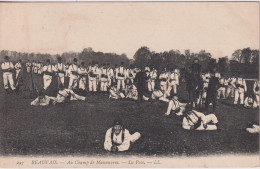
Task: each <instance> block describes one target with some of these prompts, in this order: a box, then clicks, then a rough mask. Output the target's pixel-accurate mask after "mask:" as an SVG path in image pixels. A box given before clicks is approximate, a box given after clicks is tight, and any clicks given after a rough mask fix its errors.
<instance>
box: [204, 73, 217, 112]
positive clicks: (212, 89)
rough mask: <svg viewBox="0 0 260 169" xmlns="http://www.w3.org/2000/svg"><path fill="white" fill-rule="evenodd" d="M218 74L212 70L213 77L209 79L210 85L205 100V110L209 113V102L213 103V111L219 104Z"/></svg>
mask: <svg viewBox="0 0 260 169" xmlns="http://www.w3.org/2000/svg"><path fill="white" fill-rule="evenodd" d="M216 76H217V74H216V73H214V72H212V75H211V78H210V80H209V86H208V89H207V96H206V101H205V110H206V113H208V107H209V104H210V103H212V104H213V113H215V111H216V106H217V91H218V89H219V78H218V77H216Z"/></svg>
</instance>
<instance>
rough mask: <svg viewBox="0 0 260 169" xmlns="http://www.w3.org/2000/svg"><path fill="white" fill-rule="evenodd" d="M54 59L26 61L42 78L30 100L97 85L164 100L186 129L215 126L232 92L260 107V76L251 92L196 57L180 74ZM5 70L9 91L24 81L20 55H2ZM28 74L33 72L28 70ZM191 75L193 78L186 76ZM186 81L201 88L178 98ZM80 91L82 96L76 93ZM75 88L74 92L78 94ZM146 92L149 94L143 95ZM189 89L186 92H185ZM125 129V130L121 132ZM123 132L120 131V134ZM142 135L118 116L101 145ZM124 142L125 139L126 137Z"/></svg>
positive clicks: (50, 100)
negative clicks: (14, 58)
mask: <svg viewBox="0 0 260 169" xmlns="http://www.w3.org/2000/svg"><path fill="white" fill-rule="evenodd" d="M57 60H58V63H56V64H52V63H51V62H50V60H49V59H47V60H46V63H45V64H44V65H43V64H42V63H40V62H30V61H29V60H28V62H26V64H25V66H26V72H27V73H28V74H31V75H32V74H39V75H42V78H43V89H42V90H40V91H39V92H38V94H39V96H38V97H37V98H36V99H35V100H33V101H32V102H31V105H33V106H46V105H49V104H53V105H55V104H56V103H62V102H65V101H66V100H67V99H68V98H69V100H81V101H86V97H85V96H86V95H84V93H85V94H86V93H87V92H88V93H94V94H95V93H96V92H98V91H100V92H103V93H109V98H111V99H125V98H130V99H133V100H138V102H142V101H143V100H150V99H152V100H154V99H158V100H160V101H164V102H168V108H167V111H166V113H165V114H164V115H165V116H169V115H170V114H176V115H177V116H183V121H182V127H183V128H184V129H186V130H217V128H218V119H217V117H216V116H215V108H216V101H217V100H219V99H227V98H232V99H233V100H234V101H233V103H234V104H235V105H236V104H238V103H239V104H240V105H243V106H245V107H248V108H256V107H259V103H260V100H259V98H260V92H259V87H260V84H259V81H258V80H255V82H254V86H253V89H252V90H253V95H248V96H247V97H246V98H245V94H246V92H247V91H248V89H247V84H246V81H245V79H244V78H242V76H239V77H234V76H232V77H224V76H223V75H221V74H220V73H218V72H216V71H211V72H204V73H202V72H201V66H200V64H199V62H198V59H195V60H194V63H193V64H192V66H191V67H189V68H188V69H187V72H183V73H185V74H186V78H184V79H180V74H181V72H180V70H179V69H177V68H176V69H171V70H170V71H167V70H166V69H163V70H162V71H161V72H160V73H159V72H157V70H156V69H155V68H150V67H148V66H146V67H144V68H136V67H135V68H128V67H125V66H124V63H123V62H122V63H121V65H120V66H117V65H115V66H114V67H111V66H109V65H102V66H98V64H93V65H90V66H86V64H85V63H84V62H81V64H80V65H79V64H78V60H77V59H76V58H75V59H74V60H73V63H72V64H64V63H63V62H62V58H61V57H58V58H57ZM1 68H2V71H3V81H4V88H5V90H6V92H7V93H9V92H10V91H16V92H17V91H18V89H19V85H20V84H21V83H22V72H21V71H22V64H21V60H19V62H17V63H16V64H13V63H12V62H11V61H9V57H8V56H5V62H3V63H2V64H1ZM31 77H32V76H31ZM54 78H57V80H58V86H57V88H58V89H59V90H58V93H57V96H56V97H50V96H47V95H46V91H47V90H48V88H49V87H50V85H51V83H52V81H53V79H54ZM65 78H69V83H68V86H67V87H65ZM190 80H191V81H190ZM182 81H186V86H187V87H186V89H187V90H189V89H190V88H191V87H190V86H192V85H191V84H193V82H194V83H195V81H196V84H197V86H196V85H195V90H194V91H196V92H197V91H199V94H197V95H196V96H197V97H196V98H195V100H194V99H193V100H190V99H189V101H188V103H181V102H180V101H179V100H178V95H179V91H178V89H179V85H180V82H182ZM76 90H77V91H80V94H82V95H84V96H81V95H80V94H78V92H75V91H76ZM76 93H77V94H76ZM147 93H149V94H150V96H148V95H147ZM189 94H190V93H189ZM200 103H201V104H202V103H205V108H206V109H205V110H206V111H205V112H204V113H202V112H199V111H196V110H195V109H194V107H195V106H196V105H199V104H200ZM210 104H213V112H212V113H209V112H208V109H207V108H208V106H209V105H210ZM247 131H248V132H250V133H255V132H259V131H260V127H259V126H256V125H253V127H252V128H248V129H247ZM125 133H126V134H125ZM123 135H124V136H123ZM140 137H141V134H140V133H138V132H136V133H135V134H133V135H131V134H130V133H129V132H128V130H127V129H124V128H123V125H122V122H120V120H119V121H115V122H114V124H113V127H112V128H110V129H109V130H108V131H107V133H106V138H105V143H104V148H105V149H106V150H108V151H126V150H128V148H129V146H130V142H135V141H136V140H138V139H139V138H140ZM126 142H127V143H126Z"/></svg>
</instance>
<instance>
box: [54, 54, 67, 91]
mask: <svg viewBox="0 0 260 169" xmlns="http://www.w3.org/2000/svg"><path fill="white" fill-rule="evenodd" d="M55 67H56V70H57V74H58V88H59V87H60V85H63V86H64V79H65V71H66V68H65V65H64V64H63V63H62V59H61V57H58V63H57V64H56V66H55Z"/></svg>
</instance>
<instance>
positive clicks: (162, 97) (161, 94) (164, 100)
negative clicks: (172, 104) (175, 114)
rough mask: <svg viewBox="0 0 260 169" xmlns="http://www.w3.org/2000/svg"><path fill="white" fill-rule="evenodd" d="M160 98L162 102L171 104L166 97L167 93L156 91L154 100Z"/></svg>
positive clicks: (153, 95) (153, 96) (153, 94)
mask: <svg viewBox="0 0 260 169" xmlns="http://www.w3.org/2000/svg"><path fill="white" fill-rule="evenodd" d="M156 98H158V99H159V100H160V101H163V102H169V99H167V97H166V93H165V94H164V93H163V92H162V91H161V90H158V89H155V90H154V91H153V93H152V99H153V100H154V99H156Z"/></svg>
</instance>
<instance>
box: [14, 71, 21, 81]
mask: <svg viewBox="0 0 260 169" xmlns="http://www.w3.org/2000/svg"><path fill="white" fill-rule="evenodd" d="M15 72H16V73H15V79H17V78H18V76H19V74H20V72H21V69H19V70H15Z"/></svg>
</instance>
